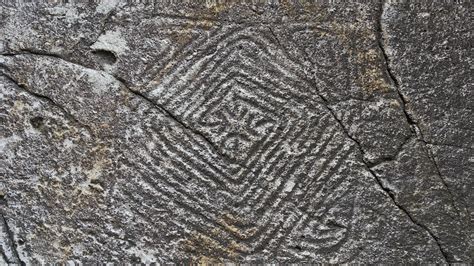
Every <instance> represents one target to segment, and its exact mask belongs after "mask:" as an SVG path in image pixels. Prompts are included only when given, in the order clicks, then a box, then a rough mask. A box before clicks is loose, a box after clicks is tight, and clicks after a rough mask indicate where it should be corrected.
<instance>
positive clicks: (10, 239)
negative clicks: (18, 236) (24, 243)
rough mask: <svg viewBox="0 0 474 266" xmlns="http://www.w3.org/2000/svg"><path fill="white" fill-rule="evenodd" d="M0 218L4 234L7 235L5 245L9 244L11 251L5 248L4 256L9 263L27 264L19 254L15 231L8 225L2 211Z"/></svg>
mask: <svg viewBox="0 0 474 266" xmlns="http://www.w3.org/2000/svg"><path fill="white" fill-rule="evenodd" d="M0 219H1V224H0V225H1V226H0V227H2V228H3V229H4V230H3V231H4V232H2V234H4V235H5V236H6V239H4V240H3V241H4V243H5V245H7V246H8V248H9V249H10V251H11V252H10V254H8V253H9V252H6V251H5V250H4V251H3V254H2V255H3V257H4V258H5V260H6V262H7V263H9V264H10V263H11V264H13V265H17V264H19V265H26V264H25V262H23V261H22V260H21V258H20V256H19V254H18V248H17V246H16V243H15V239H14V236H13V232H12V231H11V230H10V227H9V226H8V223H7V220H6V219H5V216H4V215H3V214H1V213H0Z"/></svg>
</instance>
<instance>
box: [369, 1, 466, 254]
mask: <svg viewBox="0 0 474 266" xmlns="http://www.w3.org/2000/svg"><path fill="white" fill-rule="evenodd" d="M384 5H385V1H381V6H380V15H379V17H378V19H377V23H376V38H377V44H378V47H379V49H380V51H381V53H382V55H383V58H384V66H385V69H386V72H387V74H388V76H389V78H390V80H391V82H392V84H393V85H394V88H395V91H396V92H397V94H398V97H399V98H400V101H401V108H402V111H403V113H404V115H405V117H406V120H407V122H408V124H409V125H410V128H411V130H412V133H413V136H415V137H416V138H417V139H418V140H419V141H421V142H422V143H423V144H424V148H425V150H426V153H427V155H428V158H429V159H430V160H431V161H432V163H433V165H434V167H435V169H436V172H437V175H438V177H439V179H440V181H441V183H442V184H443V186H444V187H445V188H446V190H447V192H448V194H449V195H450V198H451V201H452V206H453V207H454V209H455V210H457V213H458V216H459V217H460V216H461V215H460V211H459V209H458V208H457V207H456V204H455V200H454V198H455V197H454V195H453V193H452V192H451V190H450V189H449V187H448V184H447V183H446V181H445V180H444V178H443V176H442V174H441V171H440V168H439V165H438V163H437V162H436V160H435V157H434V154H433V151H432V150H431V149H430V148H429V146H428V143H427V141H426V140H425V138H424V136H423V133H422V131H421V129H420V126H419V125H418V123H417V122H416V121H415V119H413V115H412V114H410V113H409V112H408V110H407V108H406V106H407V104H408V101H407V99H406V97H405V96H404V95H403V93H402V92H401V89H400V87H401V86H400V82H399V80H398V79H397V77H396V76H395V74H394V72H393V70H392V68H391V67H390V63H391V60H390V58H389V56H388V54H387V52H386V49H385V42H384V39H385V37H384V35H385V32H384V28H383V26H382V19H383V18H382V17H383V14H384ZM380 185H381V186H382V184H381V183H380ZM406 213H407V215H409V217H410V218H411V219H412V220H413V218H412V217H411V216H410V214H409V213H408V212H406ZM413 221H415V220H413ZM417 224H418V225H420V227H422V228H424V229H425V230H426V231H427V232H428V233H429V234H430V235H431V237H432V238H433V239H434V240H435V241H436V243H437V245H438V247H439V249H440V251H441V253H442V254H443V256H444V258H445V260H446V261H447V262H449V261H450V260H449V259H448V254H447V252H446V251H445V250H444V249H443V247H442V246H441V244H440V243H439V239H438V238H437V237H436V235H435V234H434V233H433V232H432V231H431V229H430V228H428V227H427V226H425V225H423V224H421V223H417Z"/></svg>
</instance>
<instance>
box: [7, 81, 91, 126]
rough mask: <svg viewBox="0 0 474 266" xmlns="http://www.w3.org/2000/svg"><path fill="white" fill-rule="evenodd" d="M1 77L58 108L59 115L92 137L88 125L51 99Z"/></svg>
mask: <svg viewBox="0 0 474 266" xmlns="http://www.w3.org/2000/svg"><path fill="white" fill-rule="evenodd" d="M0 74H1V75H2V76H4V77H5V78H6V79H8V80H9V81H11V82H12V83H14V84H15V85H16V86H17V87H18V88H20V89H22V90H23V91H25V92H26V93H28V94H30V95H32V96H34V97H36V98H39V99H41V100H43V101H45V102H48V103H49V104H51V105H53V106H55V107H56V108H58V109H59V110H60V111H61V113H63V115H64V116H65V117H66V118H68V119H69V120H70V121H72V122H73V123H75V124H76V125H78V126H80V127H82V128H85V129H86V130H87V131H88V132H89V133H90V134H91V135H94V131H93V130H92V128H91V127H90V126H89V125H86V124H83V123H82V122H80V121H79V120H78V119H77V118H76V117H74V116H73V115H72V114H70V113H69V112H68V111H67V110H66V109H65V108H64V107H63V106H61V105H60V104H58V103H56V102H55V101H54V100H53V99H51V98H49V97H48V96H45V95H42V94H39V93H36V92H34V91H31V90H30V89H28V88H27V87H26V86H25V85H24V84H22V83H20V82H18V81H17V80H15V79H14V78H12V77H11V76H10V75H8V74H6V73H3V72H2V73H0Z"/></svg>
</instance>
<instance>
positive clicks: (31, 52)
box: [0, 49, 255, 174]
mask: <svg viewBox="0 0 474 266" xmlns="http://www.w3.org/2000/svg"><path fill="white" fill-rule="evenodd" d="M0 55H3V56H16V55H36V56H45V57H49V58H54V59H59V60H62V61H65V62H68V63H70V64H73V65H76V66H79V67H82V68H86V69H90V70H93V71H97V72H103V73H106V74H107V75H110V76H111V77H113V78H114V79H115V80H117V81H118V82H120V83H121V84H122V85H123V86H124V87H125V88H126V89H127V90H128V91H129V92H131V93H132V94H134V95H136V96H138V97H140V98H141V99H143V100H145V101H147V102H148V103H150V104H151V105H152V106H153V107H154V108H156V109H158V110H160V111H162V112H164V113H165V114H166V115H168V116H169V117H170V118H171V119H173V120H174V121H175V122H176V123H178V124H179V125H181V126H182V127H184V128H185V129H187V130H188V131H190V132H191V133H193V134H195V135H197V136H199V137H200V138H201V139H202V140H203V141H204V142H206V143H207V144H208V145H209V146H210V147H211V149H212V150H213V151H214V152H215V153H216V154H218V155H219V156H220V157H221V158H224V159H225V160H226V161H228V162H231V163H233V164H237V165H239V166H240V167H242V168H244V169H247V170H249V171H250V172H252V173H253V174H255V172H254V171H253V170H252V169H249V168H248V167H247V166H245V165H243V164H241V163H240V162H237V161H236V160H235V159H232V158H230V157H229V156H227V155H226V154H224V153H222V152H221V151H220V150H219V148H218V147H217V146H216V145H215V144H214V143H213V142H212V141H211V140H210V139H209V138H208V137H207V136H205V135H204V134H202V133H201V132H199V131H198V130H196V129H194V128H192V127H189V126H188V125H186V124H185V123H184V122H182V121H181V120H180V119H178V117H176V116H175V115H173V114H172V113H171V112H170V111H168V110H167V109H166V108H164V107H163V106H161V105H159V104H158V103H156V102H155V101H153V100H151V99H149V98H148V97H147V96H146V95H144V94H143V93H141V92H139V91H138V90H133V89H131V88H130V87H129V86H128V85H127V82H126V81H125V80H123V79H122V78H120V77H117V76H114V75H112V74H110V73H107V72H104V71H102V70H97V69H93V68H90V67H87V66H84V65H81V64H79V63H76V62H72V61H69V60H67V59H66V58H64V57H62V56H61V55H58V54H52V53H47V52H43V51H37V50H31V49H23V50H21V51H19V52H18V53H7V54H5V53H4V54H0ZM4 75H5V76H6V77H7V78H8V79H10V80H11V81H12V82H14V83H15V84H17V85H18V86H19V87H20V88H23V89H24V90H25V91H27V92H28V93H30V94H32V95H34V96H36V97H38V98H42V99H44V100H47V101H48V102H50V103H52V104H54V105H55V106H57V107H58V108H60V109H61V110H62V111H63V112H64V113H65V114H66V115H67V116H68V117H70V118H71V119H72V120H73V121H75V122H77V123H79V124H80V125H82V126H84V127H86V128H88V129H90V127H89V126H87V125H83V124H81V123H80V122H79V121H78V120H77V119H76V118H75V117H73V116H72V115H70V114H69V113H68V112H67V111H66V110H65V109H64V108H63V107H62V106H60V105H58V104H57V103H55V102H54V101H53V100H52V99H50V98H48V97H47V96H44V95H41V94H37V93H35V92H32V91H30V90H28V89H27V88H26V87H25V86H23V85H22V84H19V83H18V82H17V81H16V80H14V79H12V78H11V77H10V76H8V75H6V74H4Z"/></svg>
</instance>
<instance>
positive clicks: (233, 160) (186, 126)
mask: <svg viewBox="0 0 474 266" xmlns="http://www.w3.org/2000/svg"><path fill="white" fill-rule="evenodd" d="M114 78H115V79H116V80H118V81H119V82H120V83H121V84H122V85H123V86H124V87H125V88H126V89H127V90H128V91H130V92H131V93H132V94H134V95H136V96H138V97H139V98H141V99H143V100H145V101H147V102H148V103H149V104H151V105H152V106H153V107H154V108H156V109H158V110H160V111H162V112H164V113H165V114H166V115H168V116H169V117H170V118H171V119H172V120H174V121H175V122H176V123H178V124H179V125H180V126H182V127H183V128H185V129H187V130H188V131H190V132H191V133H193V134H195V135H197V136H198V137H200V138H201V139H202V140H203V141H204V142H206V143H207V144H208V145H209V146H210V147H211V149H212V150H213V151H214V152H215V153H216V154H218V155H219V156H220V157H222V158H224V159H225V160H227V161H228V162H231V163H233V164H237V165H239V166H240V167H241V168H244V169H247V170H249V171H250V172H252V173H253V174H255V172H254V171H253V170H252V169H249V168H248V167H247V166H245V165H243V164H241V163H240V162H238V161H236V160H235V159H233V158H231V157H229V156H227V155H226V154H224V153H222V152H221V151H220V149H219V147H217V146H216V145H215V144H214V142H213V141H211V140H210V139H209V138H208V137H207V136H206V135H204V134H203V133H201V132H200V131H199V130H196V129H194V128H192V127H190V126H188V125H186V124H185V123H184V122H183V121H181V120H180V119H179V118H178V117H176V116H175V115H174V114H172V113H171V112H170V111H168V110H167V109H166V108H164V107H163V106H161V105H160V104H158V103H157V102H155V101H153V100H152V99H150V98H148V97H147V96H146V95H145V94H144V93H142V92H140V91H138V90H132V89H131V88H129V87H128V86H127V85H126V84H127V83H126V82H125V80H123V79H122V78H120V77H115V76H114Z"/></svg>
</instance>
